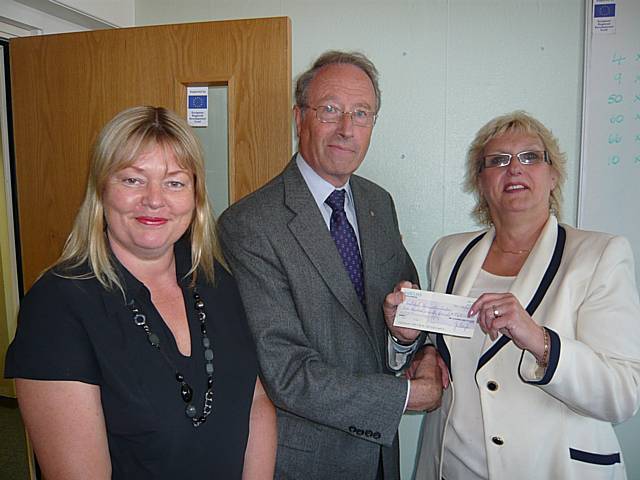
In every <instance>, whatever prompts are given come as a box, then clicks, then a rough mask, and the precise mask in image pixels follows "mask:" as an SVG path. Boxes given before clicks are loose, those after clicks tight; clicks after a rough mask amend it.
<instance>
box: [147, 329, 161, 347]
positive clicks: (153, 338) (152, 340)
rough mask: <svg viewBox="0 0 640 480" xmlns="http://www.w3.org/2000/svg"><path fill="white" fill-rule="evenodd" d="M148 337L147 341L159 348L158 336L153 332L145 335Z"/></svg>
mask: <svg viewBox="0 0 640 480" xmlns="http://www.w3.org/2000/svg"><path fill="white" fill-rule="evenodd" d="M147 338H148V339H149V343H150V344H151V345H153V346H154V347H156V348H160V338H158V335H156V334H155V333H150V334H149V336H148V337H147Z"/></svg>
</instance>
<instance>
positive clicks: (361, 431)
mask: <svg viewBox="0 0 640 480" xmlns="http://www.w3.org/2000/svg"><path fill="white" fill-rule="evenodd" d="M356 435H360V436H362V435H364V430H362V429H361V428H359V429H358V430H356Z"/></svg>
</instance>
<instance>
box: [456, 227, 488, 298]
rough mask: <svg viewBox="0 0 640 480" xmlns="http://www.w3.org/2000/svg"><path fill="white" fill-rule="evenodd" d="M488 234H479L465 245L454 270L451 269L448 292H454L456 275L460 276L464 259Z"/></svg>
mask: <svg viewBox="0 0 640 480" xmlns="http://www.w3.org/2000/svg"><path fill="white" fill-rule="evenodd" d="M486 234H487V232H484V233H482V234H480V235H478V236H477V237H476V238H474V239H473V240H471V241H470V242H469V244H468V245H467V246H466V247H464V250H462V253H461V254H460V256H459V257H458V260H456V264H455V265H454V267H453V270H451V275H449V282H447V291H446V293H448V294H451V293H452V292H453V287H454V285H455V283H456V277H457V276H458V270H460V266H461V265H462V261H463V260H464V259H465V257H466V256H467V255H468V254H469V252H470V251H471V249H472V248H473V247H475V245H476V243H478V242H479V241H480V240H482V237H484V236H485V235H486Z"/></svg>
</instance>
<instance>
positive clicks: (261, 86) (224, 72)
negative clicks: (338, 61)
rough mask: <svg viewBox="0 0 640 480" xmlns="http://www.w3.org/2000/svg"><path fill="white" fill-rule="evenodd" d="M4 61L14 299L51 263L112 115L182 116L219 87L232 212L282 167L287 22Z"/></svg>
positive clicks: (203, 29) (120, 34)
mask: <svg viewBox="0 0 640 480" xmlns="http://www.w3.org/2000/svg"><path fill="white" fill-rule="evenodd" d="M9 50H10V59H11V83H12V103H13V122H14V123H13V124H14V141H15V177H16V181H15V189H16V191H15V194H14V195H15V198H16V200H17V212H18V215H17V224H18V225H17V226H18V237H19V241H18V243H19V248H20V254H19V257H20V258H19V263H21V273H22V277H21V286H22V288H23V290H24V291H26V290H27V289H28V288H29V287H30V286H31V285H32V284H33V282H34V281H35V279H36V278H37V277H38V275H39V274H40V273H41V272H42V270H43V269H44V268H46V267H47V266H48V265H50V264H51V263H52V262H54V261H55V260H56V258H57V257H58V256H59V254H60V252H61V249H62V245H63V244H64V241H65V240H66V238H67V235H68V234H69V232H70V230H71V226H72V223H73V219H74V217H75V214H76V211H77V209H78V207H79V205H80V202H81V201H82V198H83V195H84V190H85V183H86V176H87V173H88V164H89V157H90V148H91V145H92V142H93V141H94V140H95V138H96V136H97V134H98V132H99V131H100V129H101V128H102V127H103V126H104V124H105V123H106V122H107V121H108V120H109V119H110V118H111V117H113V116H114V115H115V114H116V113H117V112H119V111H121V110H123V109H125V108H127V107H131V106H134V105H156V106H165V107H167V108H170V109H173V110H175V111H177V112H178V113H180V114H183V115H186V87H187V86H190V85H201V86H202V85H227V89H228V110H229V112H228V117H229V125H228V135H229V141H228V144H229V194H230V201H231V202H233V201H236V200H238V199H239V198H241V197H243V196H244V195H246V194H247V193H250V192H251V191H253V190H255V189H256V188H258V187H259V186H260V185H262V184H264V183H265V182H266V181H268V180H269V179H270V178H272V177H273V176H275V175H276V174H277V173H279V172H280V171H281V169H282V168H283V166H284V165H285V163H286V162H287V161H288V160H289V158H290V156H291V122H290V119H291V25H290V21H289V19H288V18H284V17H282V18H266V19H255V20H234V21H221V22H206V23H191V24H179V25H161V26H153V27H140V28H127V29H118V30H98V31H92V32H81V33H70V34H60V35H48V36H40V37H26V38H17V39H12V40H11V42H10V47H9Z"/></svg>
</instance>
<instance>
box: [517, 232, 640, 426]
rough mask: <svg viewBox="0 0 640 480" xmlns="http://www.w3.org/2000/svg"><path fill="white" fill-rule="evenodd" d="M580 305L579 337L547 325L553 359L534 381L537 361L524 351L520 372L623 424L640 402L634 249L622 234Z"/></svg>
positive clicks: (588, 411)
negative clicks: (549, 327)
mask: <svg viewBox="0 0 640 480" xmlns="http://www.w3.org/2000/svg"><path fill="white" fill-rule="evenodd" d="M589 282H590V283H589V287H588V289H587V295H586V297H585V298H584V300H583V301H582V302H581V304H580V305H579V306H577V320H576V335H575V338H568V337H567V336H561V335H560V334H558V333H557V332H555V331H553V330H551V329H548V331H549V333H550V338H551V349H550V361H549V365H548V366H547V369H546V372H545V373H544V376H543V377H542V379H540V380H536V379H535V375H534V373H533V372H534V370H535V360H534V359H533V356H532V355H530V354H524V355H523V360H522V362H521V365H520V375H521V376H522V377H523V379H524V380H525V381H529V383H533V384H538V385H539V386H540V387H541V388H542V389H544V390H545V391H546V392H547V393H549V394H551V395H553V396H554V397H555V398H557V399H558V400H560V401H562V402H563V403H565V404H566V405H567V406H568V407H569V408H571V409H572V410H574V411H575V412H577V413H579V414H581V415H585V416H588V417H593V418H597V419H600V420H603V421H607V422H612V423H619V422H623V421H625V420H626V419H628V418H630V417H631V416H632V415H634V413H635V412H636V411H637V410H638V406H639V404H640V305H639V302H638V291H637V288H636V284H635V275H634V263H633V253H632V251H631V247H630V245H629V242H628V241H627V240H626V239H624V238H623V237H612V238H611V240H609V242H608V244H607V245H606V247H605V248H604V250H603V253H602V255H601V256H600V259H599V260H598V263H597V265H596V267H595V270H594V274H593V276H592V278H591V279H590V280H589Z"/></svg>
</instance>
